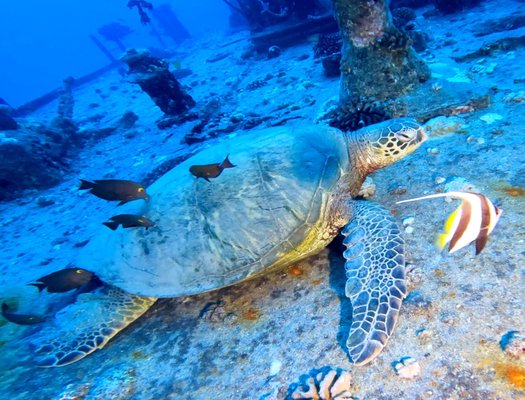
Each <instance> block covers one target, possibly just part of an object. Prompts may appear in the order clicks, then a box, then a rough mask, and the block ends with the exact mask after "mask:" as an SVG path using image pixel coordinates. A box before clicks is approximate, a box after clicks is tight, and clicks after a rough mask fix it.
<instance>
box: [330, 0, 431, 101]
mask: <svg viewBox="0 0 525 400" xmlns="http://www.w3.org/2000/svg"><path fill="white" fill-rule="evenodd" d="M334 9H335V13H336V18H337V21H338V24H339V29H340V31H341V36H342V39H343V49H342V59H341V89H340V99H341V103H345V102H347V101H349V100H352V99H355V98H358V97H362V96H364V97H367V98H375V99H378V100H385V99H392V98H396V97H399V96H401V95H403V94H405V93H406V92H407V91H409V90H411V89H413V88H415V87H417V86H418V84H419V83H420V82H424V81H426V80H427V79H429V77H430V71H429V69H428V67H427V66H426V64H425V63H424V62H423V61H422V60H421V59H420V58H419V57H418V55H417V54H416V52H415V51H414V49H413V48H412V47H411V40H410V39H409V38H408V37H407V36H406V35H405V34H404V33H402V32H400V31H399V30H398V29H397V28H396V27H395V26H394V25H393V23H392V16H391V14H390V11H389V9H388V4H387V1H386V0H374V1H361V0H334Z"/></svg>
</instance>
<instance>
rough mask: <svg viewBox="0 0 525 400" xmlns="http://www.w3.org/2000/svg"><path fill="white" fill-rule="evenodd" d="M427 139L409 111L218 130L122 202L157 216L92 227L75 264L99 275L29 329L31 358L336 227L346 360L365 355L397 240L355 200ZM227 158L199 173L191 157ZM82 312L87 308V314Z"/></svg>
mask: <svg viewBox="0 0 525 400" xmlns="http://www.w3.org/2000/svg"><path fill="white" fill-rule="evenodd" d="M425 139H426V135H425V133H424V130H423V129H422V127H421V126H420V124H419V123H418V122H416V121H415V120H413V119H409V118H399V119H392V120H388V121H384V122H381V123H378V124H375V125H370V126H368V127H365V128H362V129H360V130H357V131H354V132H348V133H343V132H341V131H339V130H337V129H335V128H330V127H327V126H322V125H312V126H304V125H297V126H295V127H290V126H282V127H273V128H269V129H265V130H259V131H257V132H254V133H253V134H249V135H246V136H242V137H240V136H239V137H234V138H229V139H225V140H223V141H222V142H221V143H219V144H217V145H215V146H213V147H210V148H208V149H205V150H203V151H201V152H200V153H198V154H196V155H194V156H192V157H191V158H189V159H188V160H186V161H184V162H183V163H181V164H179V165H177V166H176V167H175V168H173V169H172V170H170V171H169V172H167V173H166V174H164V175H163V176H161V177H160V178H159V179H158V180H157V181H156V182H154V183H153V184H152V185H151V186H150V187H148V188H147V192H148V194H149V196H150V200H149V201H143V200H137V201H134V202H132V203H128V204H126V205H125V206H123V207H122V208H123V209H124V212H126V213H130V214H140V215H145V216H147V217H148V218H150V219H151V220H152V221H154V222H155V224H156V225H155V226H154V227H152V228H150V229H148V230H146V229H143V228H134V229H119V230H116V231H111V230H109V229H107V228H105V227H103V228H101V233H100V235H97V236H96V237H95V238H94V239H92V240H91V241H90V243H89V244H88V246H87V247H86V248H85V249H86V251H85V252H84V254H83V255H82V256H80V257H79V259H78V260H76V265H77V266H78V267H81V268H85V269H87V270H90V271H93V272H95V273H96V275H97V276H98V277H99V278H100V279H101V280H102V281H103V282H104V283H105V284H106V285H105V286H103V287H102V288H99V289H97V291H95V292H93V293H90V294H88V295H82V296H79V297H80V298H81V299H80V300H77V302H76V303H73V304H71V305H69V306H67V307H66V308H65V309H63V310H62V311H61V312H59V313H57V315H56V316H55V318H54V319H53V322H52V324H51V325H50V326H48V327H47V328H44V329H42V331H41V332H40V333H39V334H38V335H37V337H38V340H36V342H37V350H36V354H37V360H36V361H37V363H38V364H39V365H41V366H61V365H66V364H70V363H72V362H75V361H77V360H79V359H81V358H83V357H85V356H86V355H88V354H90V353H92V352H93V351H95V350H97V349H100V348H102V347H103V346H104V345H105V344H106V343H107V342H108V340H110V339H111V338H112V337H113V336H114V335H116V334H117V333H118V332H119V331H121V330H122V329H123V328H125V327H126V326H127V325H129V324H130V323H131V322H133V321H134V320H135V319H137V318H139V317H140V316H141V315H142V314H143V313H144V312H145V311H146V310H147V309H148V308H150V307H151V306H152V305H153V303H155V301H156V300H157V298H159V297H178V296H186V295H192V294H195V293H202V292H205V291H210V290H213V289H217V288H221V287H225V286H228V285H232V284H234V283H236V282H239V281H242V280H245V279H248V278H251V277H254V276H256V275H259V274H261V273H263V272H264V271H268V270H273V269H275V268H282V267H285V266H288V265H290V264H292V263H295V262H297V261H298V260H301V259H304V258H305V257H308V256H310V255H312V254H315V253H317V252H319V251H320V250H321V249H323V248H324V247H325V246H327V245H328V244H329V243H330V241H331V240H332V239H333V238H334V237H335V236H336V235H337V234H338V232H342V234H343V235H344V236H345V239H344V245H345V246H346V250H345V251H344V257H345V259H346V263H345V269H346V276H347V279H348V280H347V282H346V289H345V290H346V296H348V297H349V298H350V300H351V302H352V306H353V316H352V325H351V329H350V333H349V337H348V340H347V347H348V352H349V355H350V357H351V359H352V361H353V362H354V363H355V364H365V363H368V362H370V361H371V360H372V359H374V358H375V357H376V356H377V354H378V353H379V352H380V351H381V350H382V349H383V347H384V346H385V345H386V343H387V340H388V338H389V337H390V335H391V334H392V331H393V329H394V326H395V324H396V321H397V316H398V313H399V310H400V307H401V302H402V299H403V298H404V297H405V294H406V286H405V265H404V264H405V260H404V241H403V238H402V236H401V232H400V229H399V226H398V224H397V223H396V221H395V219H394V217H393V216H392V215H391V214H390V212H389V211H388V210H386V209H385V208H383V207H381V206H379V205H377V204H375V203H373V202H370V201H368V200H360V199H358V198H357V197H358V193H359V190H360V188H361V185H362V183H363V181H364V180H365V178H366V176H367V175H368V174H370V173H371V172H373V171H375V170H377V169H379V168H382V167H385V166H387V165H389V164H391V163H393V162H395V161H396V160H399V159H401V158H403V157H405V156H406V155H407V154H410V153H411V152H412V151H414V150H415V149H416V148H417V147H419V145H420V144H421V143H422V142H423V141H424V140H425ZM227 155H229V159H230V160H231V162H232V163H233V164H234V165H235V167H234V168H228V169H227V170H225V171H224V172H222V174H221V175H220V176H218V177H217V178H214V179H212V180H211V181H210V182H207V181H206V180H204V179H198V178H196V177H195V176H194V175H192V174H191V173H190V172H189V169H190V167H191V166H192V165H206V164H210V163H212V162H220V161H222V160H223V159H224V158H225V157H226V156H227ZM86 315H89V317H87V318H86Z"/></svg>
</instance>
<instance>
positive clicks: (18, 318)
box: [2, 303, 45, 325]
mask: <svg viewBox="0 0 525 400" xmlns="http://www.w3.org/2000/svg"><path fill="white" fill-rule="evenodd" d="M2 317H4V318H5V319H6V320H7V321H9V322H12V323H14V324H18V325H34V324H39V323H40V322H43V321H44V320H45V318H42V317H38V316H36V315H30V314H14V313H10V312H9V306H8V305H7V304H6V303H2Z"/></svg>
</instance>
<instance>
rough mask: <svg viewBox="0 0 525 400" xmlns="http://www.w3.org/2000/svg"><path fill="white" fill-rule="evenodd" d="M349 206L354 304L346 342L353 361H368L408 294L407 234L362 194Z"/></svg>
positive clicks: (348, 268) (348, 241)
mask: <svg viewBox="0 0 525 400" xmlns="http://www.w3.org/2000/svg"><path fill="white" fill-rule="evenodd" d="M349 206H350V208H351V211H352V214H353V218H352V220H351V222H350V223H348V225H346V226H345V227H344V229H343V230H342V232H341V233H342V234H343V235H344V236H345V239H344V241H343V243H344V245H345V246H346V248H347V249H346V250H345V251H344V253H343V254H344V257H345V259H346V263H345V270H346V276H347V278H348V280H347V282H346V287H345V293H346V296H347V297H348V298H350V301H351V302H352V310H353V311H352V325H351V327H350V333H349V336H348V340H347V342H346V345H347V348H348V351H349V354H350V357H351V358H352V361H353V362H354V363H355V364H357V365H364V364H367V363H369V362H370V361H372V360H373V359H374V358H375V357H376V356H377V355H378V354H379V353H380V352H381V350H382V349H383V348H384V347H385V345H386V343H387V341H388V339H389V337H390V335H391V334H392V332H393V331H394V327H395V325H396V321H397V317H398V314H399V310H400V308H401V302H402V301H403V299H404V298H405V296H406V283H405V256H404V240H403V237H402V236H401V231H400V229H399V226H398V224H397V222H396V220H395V219H394V217H393V216H392V215H391V214H390V212H389V211H388V210H386V209H385V208H383V207H381V206H379V205H377V204H375V203H371V202H368V201H364V200H356V201H352V202H350V204H349Z"/></svg>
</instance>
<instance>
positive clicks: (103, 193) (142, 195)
mask: <svg viewBox="0 0 525 400" xmlns="http://www.w3.org/2000/svg"><path fill="white" fill-rule="evenodd" d="M80 182H81V183H80V187H79V188H78V190H89V192H90V193H92V194H94V195H95V196H97V197H100V198H101V199H104V200H109V201H116V200H120V202H119V203H118V205H119V206H121V205H122V204H126V203H127V202H129V201H133V200H137V199H144V200H147V199H148V198H149V196H148V194H147V193H146V189H144V187H143V186H142V185H141V184H140V183H136V182H133V181H126V180H123V179H98V180H95V181H93V182H90V181H86V180H84V179H81V180H80Z"/></svg>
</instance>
